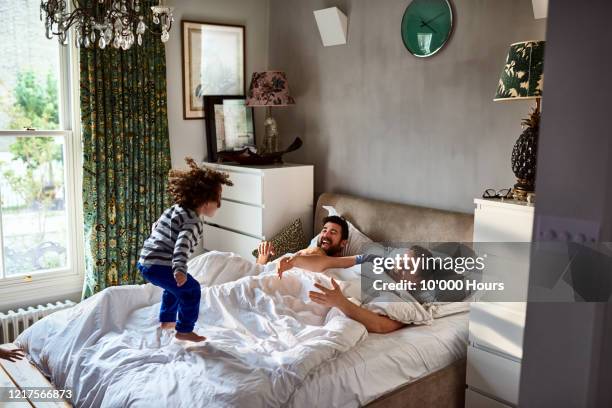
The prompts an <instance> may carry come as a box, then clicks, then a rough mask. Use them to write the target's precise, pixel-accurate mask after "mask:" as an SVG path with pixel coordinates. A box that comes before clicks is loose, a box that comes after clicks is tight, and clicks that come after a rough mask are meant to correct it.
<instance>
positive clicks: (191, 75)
mask: <svg viewBox="0 0 612 408" xmlns="http://www.w3.org/2000/svg"><path fill="white" fill-rule="evenodd" d="M181 29H182V30H181V31H182V40H183V47H182V53H183V118H184V119H201V118H203V117H204V116H205V109H204V105H205V104H204V96H205V95H244V93H245V28H244V26H241V25H228V24H211V23H201V22H196V21H185V20H183V21H181Z"/></svg>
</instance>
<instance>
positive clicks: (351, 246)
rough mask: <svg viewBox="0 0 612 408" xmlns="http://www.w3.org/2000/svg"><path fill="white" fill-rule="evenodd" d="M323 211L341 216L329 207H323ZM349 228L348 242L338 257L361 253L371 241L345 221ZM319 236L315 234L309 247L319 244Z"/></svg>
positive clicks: (329, 214)
mask: <svg viewBox="0 0 612 408" xmlns="http://www.w3.org/2000/svg"><path fill="white" fill-rule="evenodd" d="M323 209H325V210H327V215H328V216H332V215H338V216H341V215H340V214H339V213H338V211H336V209H335V208H334V207H332V206H330V205H324V206H323ZM346 222H347V223H348V226H349V236H348V242H347V243H346V246H345V247H344V249H342V251H341V252H340V256H352V255H359V254H362V253H363V251H364V250H363V248H364V247H365V245H367V244H371V243H372V242H373V241H372V240H371V239H370V238H368V237H367V235H365V234H364V233H363V232H361V231H359V230H358V229H357V227H355V226H354V225H353V223H351V222H350V221H349V220H346ZM319 235H320V233H319V234H317V235H316V236H315V237H314V238H313V239H312V240H311V241H310V245H309V247H316V246H317V243H318V242H319Z"/></svg>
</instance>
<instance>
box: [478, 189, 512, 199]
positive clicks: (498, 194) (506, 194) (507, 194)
mask: <svg viewBox="0 0 612 408" xmlns="http://www.w3.org/2000/svg"><path fill="white" fill-rule="evenodd" d="M482 198H512V189H511V188H503V189H501V190H499V191H495V190H494V189H492V188H487V189H486V190H485V191H484V193H482Z"/></svg>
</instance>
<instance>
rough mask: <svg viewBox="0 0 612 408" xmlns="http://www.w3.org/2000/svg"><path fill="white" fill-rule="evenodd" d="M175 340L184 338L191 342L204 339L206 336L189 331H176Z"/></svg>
mask: <svg viewBox="0 0 612 408" xmlns="http://www.w3.org/2000/svg"><path fill="white" fill-rule="evenodd" d="M174 337H176V339H177V340H186V341H193V342H196V343H197V342H199V341H204V340H206V337H204V336H200V335H199V334H195V333H194V332H191V333H178V332H177V333H176V334H175V336H174Z"/></svg>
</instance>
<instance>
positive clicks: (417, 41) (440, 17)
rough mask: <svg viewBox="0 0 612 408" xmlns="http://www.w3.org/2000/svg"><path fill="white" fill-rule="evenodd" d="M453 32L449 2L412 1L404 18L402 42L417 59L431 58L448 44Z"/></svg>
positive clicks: (437, 0)
mask: <svg viewBox="0 0 612 408" xmlns="http://www.w3.org/2000/svg"><path fill="white" fill-rule="evenodd" d="M452 31H453V9H452V7H451V5H450V2H449V0H412V2H411V3H410V4H409V5H408V7H406V11H405V12H404V17H403V18H402V40H403V41H404V45H405V46H406V48H407V49H408V51H410V53H411V54H412V55H414V56H415V57H431V56H432V55H434V54H435V53H436V52H438V51H440V50H441V49H442V47H444V45H445V44H446V43H447V42H448V40H449V38H450V35H451V32H452Z"/></svg>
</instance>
